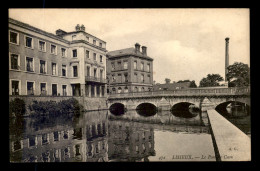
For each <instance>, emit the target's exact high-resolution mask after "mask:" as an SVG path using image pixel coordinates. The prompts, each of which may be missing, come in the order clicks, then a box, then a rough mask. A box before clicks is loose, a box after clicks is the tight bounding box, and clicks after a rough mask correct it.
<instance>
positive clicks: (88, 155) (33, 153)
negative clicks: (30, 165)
mask: <svg viewBox="0 0 260 171" xmlns="http://www.w3.org/2000/svg"><path fill="white" fill-rule="evenodd" d="M165 132H167V136H165V137H164V136H161V135H163V134H165ZM179 135H181V136H179ZM197 135H201V136H202V137H206V138H204V141H205V142H204V143H205V144H206V145H205V146H208V147H210V148H209V149H206V150H208V152H209V153H210V154H212V155H214V150H212V149H211V147H212V148H213V146H212V142H211V138H210V137H211V136H210V134H209V128H208V127H207V126H205V125H204V124H203V122H202V120H201V118H200V115H197V116H196V117H193V118H180V117H175V116H174V115H172V114H171V113H170V112H169V111H168V112H158V113H156V114H155V115H153V116H150V117H143V116H141V115H139V114H138V113H137V112H136V111H127V112H125V114H124V115H121V116H115V115H113V114H112V113H111V112H109V111H96V112H87V113H84V114H83V115H81V116H79V117H73V116H70V115H64V116H56V117H46V116H41V117H35V118H22V119H19V120H17V119H10V150H11V151H10V161H11V162H107V161H156V160H157V161H159V156H158V155H159V154H160V155H162V153H164V151H169V152H170V153H174V151H172V150H169V149H175V150H176V148H179V147H181V146H182V145H183V142H182V141H183V140H184V139H188V141H190V142H193V143H195V144H196V142H195V141H194V139H193V138H192V137H193V136H197ZM156 136H157V138H156ZM158 137H160V138H158ZM170 137H175V138H178V137H179V139H178V140H177V139H175V140H174V142H175V145H174V147H173V146H172V147H166V146H165V145H163V144H164V143H166V144H167V143H168V140H170V139H171V138H170ZM189 137H190V138H189ZM169 138H170V139H169ZM177 142H178V143H177ZM176 143H177V144H176ZM156 144H161V145H160V146H158V145H157V146H155V145H156ZM188 144H189V143H188ZM169 145H173V144H168V145H167V146H169ZM200 150H201V149H198V148H193V150H190V151H189V153H191V154H197V153H200ZM157 153H158V154H157ZM170 153H169V154H168V155H170Z"/></svg>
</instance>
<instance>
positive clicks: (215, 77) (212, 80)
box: [200, 74, 224, 87]
mask: <svg viewBox="0 0 260 171" xmlns="http://www.w3.org/2000/svg"><path fill="white" fill-rule="evenodd" d="M223 80H224V79H223V77H221V76H220V75H219V74H208V75H207V77H206V78H202V79H201V81H200V87H214V86H219V83H218V82H219V81H223Z"/></svg>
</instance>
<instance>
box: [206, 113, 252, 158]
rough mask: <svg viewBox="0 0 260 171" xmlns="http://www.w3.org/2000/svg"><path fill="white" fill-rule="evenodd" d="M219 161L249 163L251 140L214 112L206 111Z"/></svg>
mask: <svg viewBox="0 0 260 171" xmlns="http://www.w3.org/2000/svg"><path fill="white" fill-rule="evenodd" d="M207 112H208V117H209V122H210V124H211V128H212V132H213V136H214V138H215V141H216V146H217V148H218V152H219V155H220V157H221V161H251V139H250V138H249V137H248V136H247V135H246V134H245V133H243V132H242V131H241V130H240V129H238V128H237V127H236V126H234V125H233V124H232V123H230V122H229V121H228V120H226V119H225V118H224V117H223V116H221V115H220V114H219V113H218V112H217V111H215V110H207Z"/></svg>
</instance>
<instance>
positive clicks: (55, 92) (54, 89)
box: [51, 84, 57, 96]
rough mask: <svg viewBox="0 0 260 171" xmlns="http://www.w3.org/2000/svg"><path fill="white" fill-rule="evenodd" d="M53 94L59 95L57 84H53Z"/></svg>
mask: <svg viewBox="0 0 260 171" xmlns="http://www.w3.org/2000/svg"><path fill="white" fill-rule="evenodd" d="M51 86H52V95H53V96H57V84H52V85H51Z"/></svg>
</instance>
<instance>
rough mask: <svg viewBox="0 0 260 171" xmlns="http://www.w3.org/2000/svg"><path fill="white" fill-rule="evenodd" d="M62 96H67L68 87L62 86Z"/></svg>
mask: <svg viewBox="0 0 260 171" xmlns="http://www.w3.org/2000/svg"><path fill="white" fill-rule="evenodd" d="M62 95H63V96H67V85H62Z"/></svg>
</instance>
